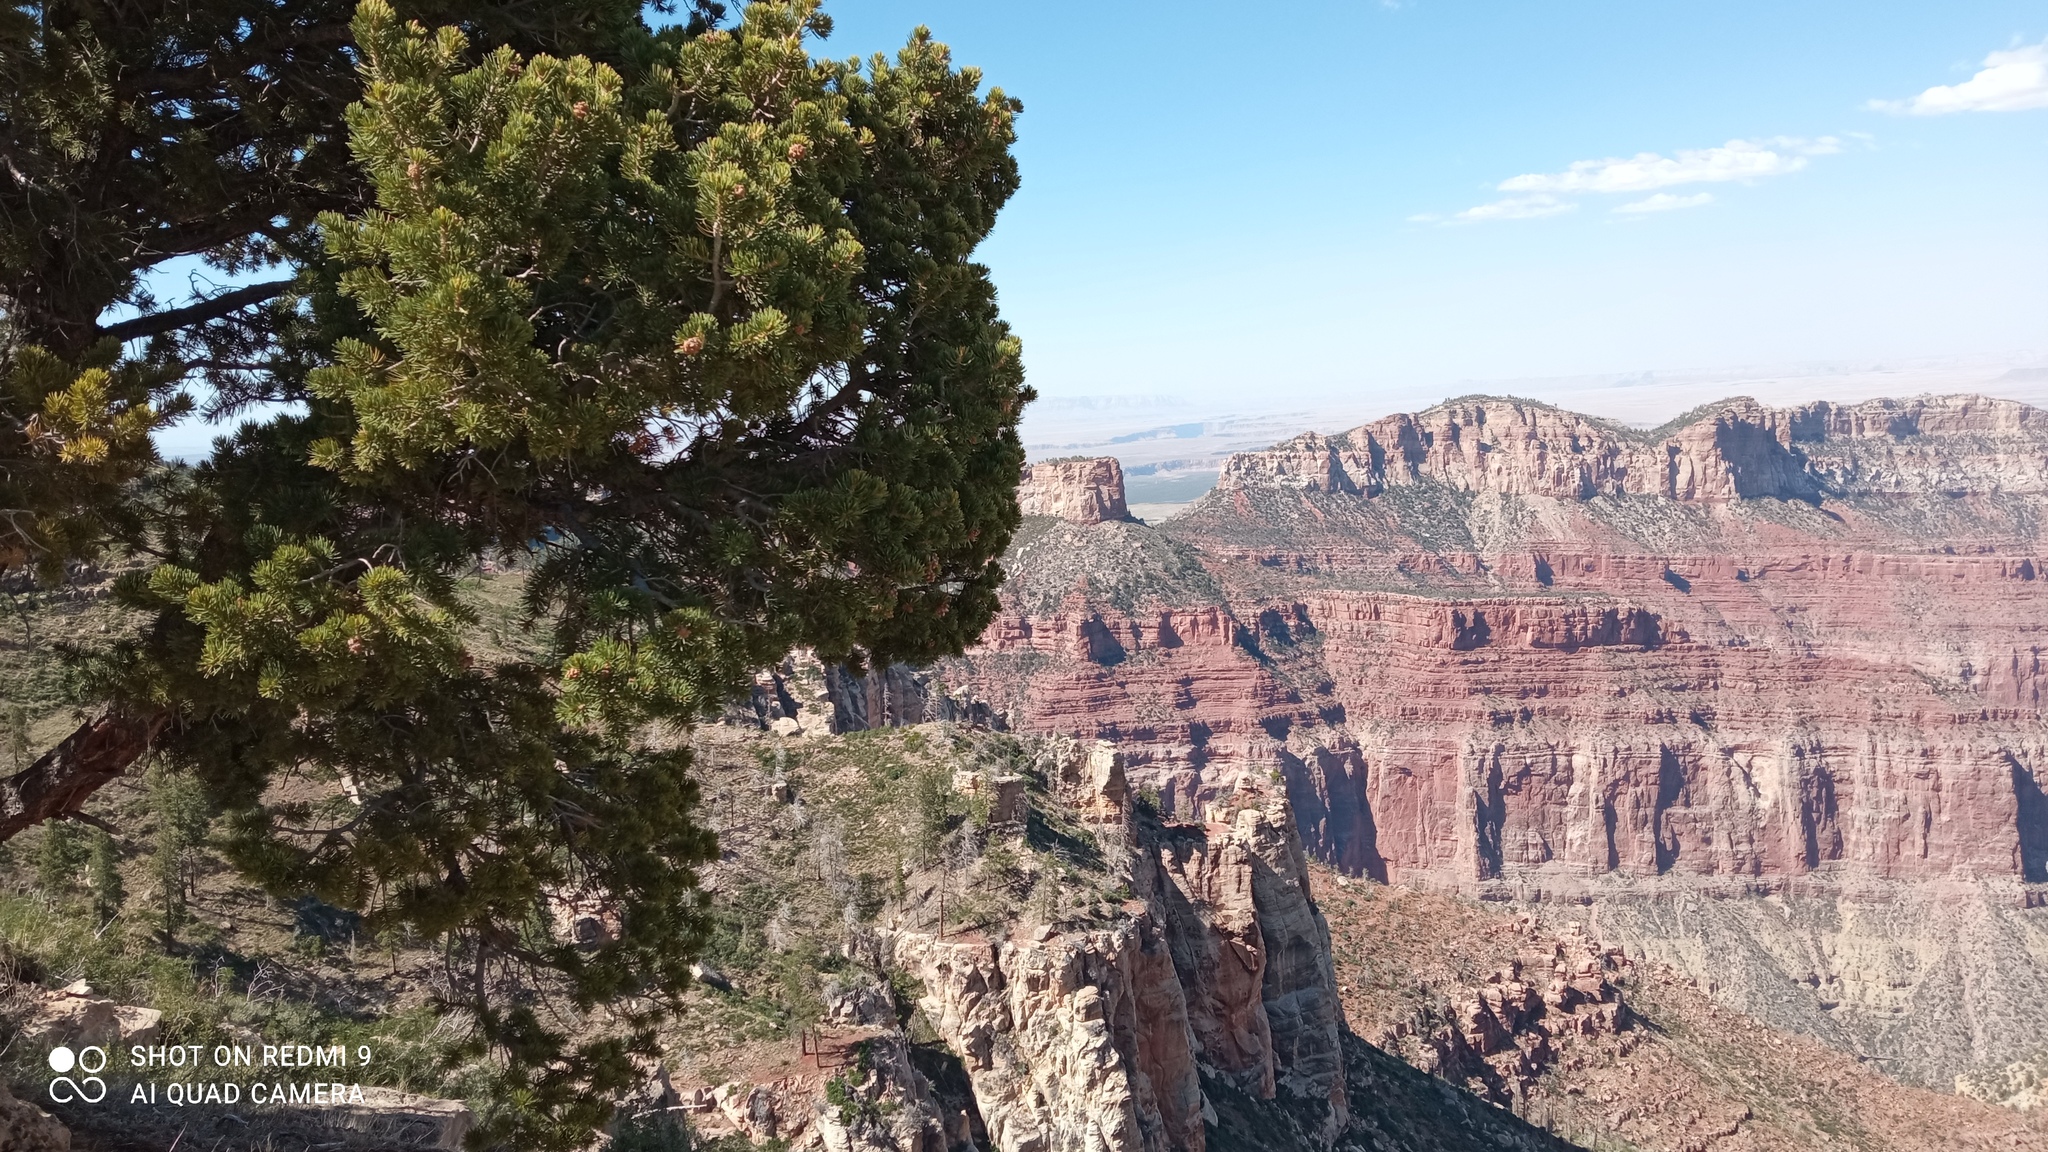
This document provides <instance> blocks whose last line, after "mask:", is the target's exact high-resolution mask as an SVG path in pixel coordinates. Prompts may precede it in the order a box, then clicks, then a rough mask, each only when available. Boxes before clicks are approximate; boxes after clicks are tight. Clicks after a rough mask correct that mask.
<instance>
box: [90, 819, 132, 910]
mask: <svg viewBox="0 0 2048 1152" xmlns="http://www.w3.org/2000/svg"><path fill="white" fill-rule="evenodd" d="M85 882H86V884H87V885H88V886H89V887H90V888H91V889H92V915H93V919H95V920H97V921H99V922H100V923H102V924H105V923H107V922H109V921H111V920H113V919H114V917H116V916H119V915H120V914H121V909H122V906H123V905H124V904H126V903H127V900H128V891H127V888H126V887H125V886H123V884H122V882H121V848H120V845H118V844H116V843H114V837H113V836H112V835H111V834H109V833H108V832H107V830H106V829H104V828H95V829H93V830H92V834H91V835H90V836H89V837H88V838H87V845H86V858H85Z"/></svg>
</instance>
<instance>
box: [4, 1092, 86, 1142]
mask: <svg viewBox="0 0 2048 1152" xmlns="http://www.w3.org/2000/svg"><path fill="white" fill-rule="evenodd" d="M0 1152H71V1130H70V1129H68V1128H66V1127H64V1125H63V1124H61V1123H59V1122H58V1121H57V1119H56V1118H55V1117H53V1116H51V1115H50V1114H49V1113H47V1112H45V1111H43V1110H42V1109H41V1108H38V1107H36V1106H35V1105H34V1104H31V1103H29V1102H28V1101H26V1100H17V1099H15V1097H14V1095H13V1094H12V1093H10V1092H9V1091H8V1090H7V1085H6V1084H5V1083H4V1082H0Z"/></svg>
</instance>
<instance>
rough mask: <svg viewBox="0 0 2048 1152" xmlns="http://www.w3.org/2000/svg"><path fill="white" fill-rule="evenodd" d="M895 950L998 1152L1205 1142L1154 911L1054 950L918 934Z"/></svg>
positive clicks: (1069, 938) (1050, 943) (1132, 1150)
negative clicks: (961, 1065)
mask: <svg viewBox="0 0 2048 1152" xmlns="http://www.w3.org/2000/svg"><path fill="white" fill-rule="evenodd" d="M894 948H895V957H896V961H897V963H898V964H900V965H902V966H903V967H904V968H906V969H908V970H909V971H910V972H912V973H914V974H916V975H917V977H918V978H919V979H920V980H922V981H923V982H924V986H925V996H924V1000H923V1002H922V1005H921V1006H922V1007H923V1008H924V1010H925V1012H926V1014H927V1015H928V1016H929V1017H930V1018H931V1020H932V1022H933V1024H934V1026H935V1027H936V1028H937V1029H938V1031H939V1034H940V1035H941V1036H942V1037H944V1038H945V1039H946V1042H947V1044H948V1046H950V1047H951V1048H952V1049H953V1050H954V1051H955V1052H957V1053H958V1054H959V1055H960V1057H961V1059H962V1060H964V1061H965V1062H966V1065H967V1073H968V1076H969V1077H970V1078H971V1079H972V1081H973V1083H974V1099H975V1104H976V1106H977V1107H978V1108H979V1110H980V1112H981V1117H982V1122H983V1123H984V1124H986V1125H987V1128H988V1134H989V1140H990V1142H991V1143H992V1145H993V1146H994V1147H995V1148H996V1149H998V1150H999V1152H1091V1150H1097V1149H1101V1150H1128V1152H1138V1150H1140V1149H1142V1150H1144V1152H1165V1150H1168V1149H1191V1150H1195V1152H1199V1150H1200V1149H1201V1148H1202V1147H1203V1141H1202V1123H1201V1090H1200V1087H1199V1084H1198V1083H1197V1080H1196V1076H1195V1070H1194V1066H1193V1062H1192V1061H1191V1060H1190V1059H1189V1057H1188V1052H1189V1048H1188V1040H1187V1023H1186V1020H1187V1017H1186V1010H1185V1007H1184V1005H1183V1004H1182V1003H1181V1001H1180V998H1179V997H1178V996H1176V995H1175V994H1174V993H1175V991H1176V990H1177V986H1176V985H1175V984H1174V982H1173V980H1172V979H1171V975H1172V968H1171V965H1170V963H1169V964H1162V963H1161V962H1160V959H1161V958H1162V957H1163V955H1164V950H1163V943H1162V941H1161V940H1160V938H1159V935H1158V932H1157V929H1156V928H1155V927H1154V926H1153V925H1151V924H1150V922H1149V919H1148V918H1147V917H1146V916H1145V915H1143V914H1142V913H1140V914H1138V915H1136V916H1134V917H1133V918H1132V919H1131V920H1130V921H1129V922H1128V923H1126V924H1124V925H1123V926H1121V927H1120V928H1118V929H1116V930H1112V931H1096V932H1084V933H1066V934H1059V935H1054V936H1051V937H1050V938H1049V939H1047V940H1045V941H1029V940H1026V941H960V942H953V941H939V940H934V939H932V938H931V937H929V936H927V935H925V934H921V933H905V934H902V935H899V936H898V937H897V938H896V940H895V942H894ZM1148 953H1149V956H1148ZM1141 1004H1142V1005H1143V1007H1144V1011H1143V1012H1142V1013H1141V1011H1140V1006H1141Z"/></svg>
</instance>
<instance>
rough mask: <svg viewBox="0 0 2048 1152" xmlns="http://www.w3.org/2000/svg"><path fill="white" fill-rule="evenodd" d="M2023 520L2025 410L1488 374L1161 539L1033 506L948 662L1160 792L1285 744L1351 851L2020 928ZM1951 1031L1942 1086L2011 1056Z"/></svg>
mask: <svg viewBox="0 0 2048 1152" xmlns="http://www.w3.org/2000/svg"><path fill="white" fill-rule="evenodd" d="M2044 524H2048V415H2044V414H2043V413H2041V412H2039V411H2036V410H2034V409H2032V408H2028V407H2026V406H2024V405H2018V404H2013V403H2009V402H2004V401H1993V400H1985V399H1982V398H1977V397H1934V398H1922V399H1918V400H1910V401H1873V402H1870V403H1866V404H1859V405H1833V404H1815V405H1807V406H1803V407H1798V408H1771V407H1767V406H1765V405H1761V404H1758V403H1756V402H1754V401H1749V400H1737V401H1729V402H1726V403H1723V404H1717V405H1710V406H1708V407H1707V408H1705V409H1703V410H1701V411H1700V412H1698V413H1696V414H1693V415H1691V416H1689V417H1687V418H1684V419H1682V420H1680V421H1677V422H1674V424H1673V425H1671V426H1667V427H1666V428H1664V429H1659V430H1657V431H1655V432H1649V433H1643V432H1637V431H1634V430H1631V429H1628V428H1624V427H1622V426H1619V425H1614V424H1611V423H1608V422H1605V421H1600V420H1597V419H1593V418H1590V417H1583V416H1577V415H1574V414H1571V413H1566V412H1560V411H1558V410H1556V409H1552V408H1548V407H1545V406H1542V405H1537V404H1530V403H1527V402H1521V401H1508V400H1496V399H1487V398H1476V399H1469V400H1463V401H1456V402H1452V403H1449V404H1446V405H1443V406H1441V407H1438V408H1435V409H1431V410H1429V411H1427V412H1423V413H1417V414H1414V415H1405V416H1395V417H1389V418H1387V419H1385V420H1380V421H1376V422H1374V423H1372V424H1368V425H1365V426H1363V427H1361V428H1358V429H1354V430H1352V431H1351V432H1348V433H1345V434H1343V435H1340V436H1319V435H1310V436H1304V437H1300V438H1297V439H1296V440H1294V441H1291V442H1289V443H1288V444H1285V445H1281V446H1279V447H1277V448H1275V449H1273V450H1270V451H1267V452H1260V453H1247V454H1243V455H1241V456H1239V457H1237V458H1234V459H1233V460H1232V461H1231V463H1230V465H1229V466H1228V467H1227V468H1226V469H1225V470H1224V478H1223V480H1222V482H1221V483H1220V484H1219V486H1218V489H1217V490H1216V491H1215V492H1213V493H1211V494H1210V495H1209V496H1208V497H1206V498H1204V500H1202V501H1201V502H1200V503H1199V504H1197V505H1196V506H1195V507H1194V508H1193V509H1191V510H1190V511H1189V512H1188V513H1186V514H1185V515H1183V516H1180V517H1177V518H1175V519H1173V520H1171V521H1168V522H1167V523H1165V524H1163V525H1162V526H1161V527H1159V528H1157V529H1152V528H1147V527H1144V526H1141V525H1132V524H1121V523H1104V524H1093V525H1084V524H1077V523H1070V522H1066V521H1053V520H1043V521H1036V520H1034V521H1027V527H1026V530H1025V531H1024V532H1022V533H1020V535H1019V540H1018V544H1017V545H1016V546H1015V548H1014V549H1013V552H1012V555H1011V557H1009V558H1007V560H1006V565H1007V566H1008V567H1009V569H1010V570H1011V572H1012V579H1011V583H1010V585H1009V586H1008V587H1007V588H1006V589H1005V592H1004V610H1003V612H1002V613H1001V615H1000V616H999V618H998V619H997V620H996V621H995V623H994V624H992V625H991V627H990V628H989V630H988V631H987V633H986V634H985V635H984V637H983V639H982V643H981V645H980V646H979V647H978V648H977V649H976V650H974V651H972V652H970V653H969V654H968V656H967V657H966V658H964V659H962V660H961V661H958V662H956V663H954V664H951V665H948V666H946V667H945V668H944V669H943V672H942V674H943V675H944V677H945V678H946V679H947V681H948V682H949V683H954V684H960V685H964V686H966V687H967V688H968V689H970V690H971V691H972V692H973V693H974V694H975V695H976V696H978V697H980V698H983V699H987V700H990V701H991V702H993V703H994V704H995V705H996V706H997V707H999V708H1001V709H1002V710H1003V711H1004V713H1005V715H1006V717H1007V719H1008V720H1009V721H1010V722H1011V723H1012V724H1013V725H1014V726H1016V727H1018V728H1020V729H1024V730H1030V731H1054V732H1069V733H1073V734H1075V735H1077V736H1082V737H1107V738H1111V739H1115V740H1117V741H1119V742H1120V743H1121V744H1122V745H1123V746H1124V747H1125V748H1127V749H1128V750H1129V753H1130V757H1131V766H1132V776H1133V780H1134V782H1136V783H1138V784H1142V785H1145V786H1148V787H1152V788H1156V789H1157V790H1158V792H1159V794H1160V797H1161V802H1162V804H1163V805H1164V806H1165V807H1166V808H1167V809H1168V810H1169V811H1171V812H1173V813H1174V814H1176V815H1177V816H1183V817H1185V816H1188V815H1190V814H1194V813H1199V812H1201V811H1202V810H1203V809H1204V808H1205V806H1207V805H1209V804H1212V803H1214V802H1216V801H1217V800H1219V799H1221V798H1224V797H1226V796H1228V795H1230V794H1231V793H1232V792H1233V791H1234V790H1235V789H1237V788H1238V787H1239V786H1240V785H1241V784H1242V783H1243V782H1246V781H1253V782H1257V781H1263V780H1264V779H1266V778H1267V777H1268V776H1269V775H1270V774H1272V773H1275V772H1277V773H1279V774H1280V775H1281V776H1282V778H1283V779H1284V781H1285V785H1286V789H1287V791H1288V793H1289V795H1290V797H1291V799H1292V801H1293V804H1294V808H1295V812H1296V816H1297V819H1298V821H1299V826H1300V829H1301V835H1302V838H1303V840H1304V841H1305V842H1306V844H1307V845H1308V848H1309V850H1310V851H1312V852H1313V853H1314V854H1316V855H1318V856H1321V857H1323V858H1324V859H1327V860H1329V861H1331V862H1333V863H1335V864H1337V865H1338V866H1340V867H1341V868H1343V869H1345V870H1346V871H1349V872H1352V873H1354V874H1364V875H1369V876H1373V877H1376V878H1380V879H1386V880H1391V881H1397V882H1399V881H1405V882H1413V883H1421V884H1427V885H1431V886H1436V887H1443V888H1451V889H1456V890H1459V891H1465V892H1470V893H1476V894H1483V895H1488V896H1494V897H1506V898H1522V899H1555V898H1572V899H1581V898H1599V899H1605V898H1607V897H1610V896H1615V895H1622V894H1626V893H1629V892H1643V893H1656V892H1661V891H1664V890H1666V889H1673V888H1683V889H1686V890H1698V891H1700V892H1702V893H1720V894H1723V895H1728V896H1737V897H1739V896H1743V895H1745V894H1750V893H1779V894H1785V895H1789V894H1796V893H1804V894H1807V895H1811V896H1814V897H1815V898H1816V899H1823V900H1837V899H1838V898H1841V897H1842V896H1843V895H1844V894H1851V895H1853V893H1854V891H1855V890H1858V886H1863V887H1865V888H1868V887H1870V886H1873V885H1875V886H1883V885H1906V886H1913V885H1924V884H1930V883H1936V882H1939V883H1944V884H1953V885H1960V886H1962V888H1964V889H1967V890H1969V891H1972V892H1981V893H1983V894H1984V896H1983V899H1985V900H1989V901H1991V902H1992V903H1994V904H1999V905H2000V906H2001V907H2003V908H2004V911H2003V912H2001V913H1999V917H2001V918H2002V919H2000V921H1999V922H2000V923H2004V922H2005V921H2006V920H2012V918H2014V917H2017V918H2019V919H2022V920H2023V919H2025V918H2026V917H2027V916H2028V915H2030V913H2028V911H2027V906H2028V905H2029V904H2030V903H2031V904H2037V905H2038V904H2040V903H2042V902H2043V901H2044V900H2048V896H2044V895H2043V894H2042V893H2043V892H2044V891H2048V890H2044V889H2042V888H2041V887H2040V886H2041V885H2044V884H2048V798H2044V791H2043V789H2044V786H2048V727H2044V724H2043V720H2044V714H2043V711H2042V696H2041V686H2042V677H2043V661H2042V650H2043V648H2044V647H2048V587H2044V585H2048V581H2044V580H2042V578H2041V577H2042V574H2043V571H2044V568H2043V565H2044V563H2048V553H2044V548H2043V538H2042V526H2043V525H2044ZM1857 899H1861V897H1857ZM2008 913H2009V914H2010V915H2008ZM1758 930H1759V931H1760V930H1761V929H1760V928H1759V929H1758ZM1617 931H1618V932H1619V933H1620V934H1621V935H1624V936H1629V935H1630V934H1629V932H1628V931H1627V930H1625V929H1623V928H1621V927H1620V926H1617ZM1985 931H1987V932H1991V933H1992V934H1993V935H1994V936H1995V935H1997V934H1998V933H2009V932H2018V933H2020V934H2021V935H2022V936H2025V935H2026V934H2027V933H2029V932H2032V931H2034V930H2033V929H2028V928H2025V927H2023V926H2020V925H2019V924H2018V921H2016V920H2015V921H2013V923H2012V924H2009V925H2008V926H2007V927H1996V926H1987V927H1986V928H1985ZM1628 942H1629V944H1630V947H1631V949H1632V950H1640V948H1641V947H1649V948H1650V949H1651V951H1652V952H1655V953H1657V954H1658V955H1659V958H1666V959H1671V960H1672V961H1673V962H1680V961H1683V960H1684V957H1681V956H1679V955H1678V952H1679V951H1680V950H1679V949H1676V948H1672V949H1660V948H1658V947H1657V946H1655V941H1654V940H1653V939H1649V938H1640V939H1639V938H1635V937H1633V936H1631V937H1630V939H1629V941H1628ZM1925 944H1926V947H1925V948H1924V949H1922V950H1921V954H1920V955H1919V956H1918V958H1917V959H1916V961H1915V962H1914V963H1912V964H1903V963H1901V964H1892V965H1889V967H1888V968H1887V970H1886V975H1885V977H1884V979H1887V980H1900V981H1903V982H1904V985H1903V987H1902V988H1901V989H1898V990H1897V991H1899V992H1901V994H1902V995H1903V996H1904V998H1906V999H1908V1000H1915V1003H1916V1004H1917V1005H1918V1006H1917V1007H1916V1008H1915V1009H1914V1010H1913V1011H1914V1012H1915V1013H1931V1014H1932V1015H1933V1016H1936V1017H1940V1016H1943V1015H1944V1014H1947V1015H1949V1016H1951V1017H1953V1016H1954V1014H1955V1013H1958V1012H1961V1013H1965V1014H1967V1013H1968V1012H1970V1011H1973V1010H1972V1009H1969V1008H1968V1007H1967V1002H1968V1001H1969V999H1970V996H1971V995H1975V994H1974V993H1971V994H1965V993H1964V992H1962V991H1961V990H1960V989H1958V988H1951V987H1949V986H1948V985H1946V984H1943V983H1941V982H1940V981H1936V982H1935V983H1932V984H1930V983H1928V981H1929V980H1931V979H1933V977H1934V975H1935V974H1936V973H1938V972H1939V971H1941V970H1944V968H1945V964H1944V962H1943V961H1941V960H1940V959H1939V957H1940V956H1941V955H1942V954H1944V953H1950V954H1953V952H1954V951H1955V950H1956V949H1958V948H1975V947H1977V945H1975V944H1967V945H1964V944H1959V943H1958V942H1957V941H1955V940H1953V939H1942V938H1935V939H1930V940H1928V941H1926V942H1925ZM1685 962H1687V963H1701V962H1702V961H1700V960H1698V959H1697V958H1695V959H1693V960H1690V961H1685ZM1774 963H1777V964H1780V966H1791V963H1792V962H1791V960H1790V958H1789V957H1786V956H1780V957H1778V958H1777V959H1776V960H1774ZM1797 974H1798V973H1793V975H1797ZM1788 986H1789V980H1788ZM1805 995H1807V996H1808V999H1809V1001H1811V1002H1813V1003H1815V1004H1818V1003H1819V999H1820V998H1819V996H1818V994H1817V992H1816V990H1815V989H1812V988H1809V989H1808V992H1807V993H1806V994H1805ZM1916 997H1917V998H1918V999H1917V1000H1916V999H1915V998H1916ZM1816 1010H1817V1011H1823V1010H1821V1009H1818V1008H1816ZM1824 1011H1827V1012H1830V1013H1834V1014H1836V1015H1840V1014H1841V1013H1839V1012H1837V1010H1836V1009H1833V1008H1830V1009H1825V1010H1824ZM1851 1011H1852V1012H1854V1011H1864V1009H1860V1008H1858V1009H1851ZM2028 1019H2035V1017H2031V1016H2030V1017H2028ZM2039 1019H2040V1021H2041V1022H2042V1023H2044V1024H2048V1011H2044V1012H2043V1013H2041V1014H2040V1015H2039ZM1871 1020H1872V1022H1873V1023H1872V1028H1876V1023H1875V1022H1876V1020H1877V1018H1876V1017H1874V1016H1873V1017H1871ZM1951 1023H1954V1024H1956V1025H1957V1032H1958V1034H1966V1035H1973V1036H1977V1037H1980V1039H1979V1040H1976V1041H1973V1042H1972V1044H1971V1045H1968V1046H1966V1047H1968V1048H1969V1051H1968V1052H1967V1053H1957V1054H1956V1055H1954V1056H1952V1057H1949V1058H1945V1059H1944V1060H1943V1061H1942V1062H1941V1063H1940V1066H1938V1067H1935V1066H1929V1067H1927V1068H1926V1070H1925V1075H1926V1076H1927V1077H1928V1078H1930V1080H1931V1081H1932V1082H1941V1083H1944V1084H1945V1083H1946V1082H1947V1081H1948V1080H1949V1079H1950V1078H1951V1077H1952V1076H1953V1075H1955V1074H1956V1073H1958V1072H1961V1071H1964V1070H1966V1068H1967V1067H1974V1066H1976V1065H1977V1064H1980V1063H1985V1062H1992V1063H2001V1062H2003V1061H2007V1060H2012V1059H2019V1058H2023V1057H2026V1056H2029V1055H2031V1052H2028V1051H2021V1050H2020V1041H2019V1040H2013V1041H2012V1042H2011V1043H2009V1044H2008V1043H2005V1042H2002V1041H1999V1040H1997V1039H1996V1038H1995V1037H1996V1036H1997V1033H1996V1032H1995V1031H1986V1030H1985V1029H1982V1028H1970V1027H1966V1026H1965V1025H1964V1023H1963V1018H1960V1017H1958V1018H1954V1019H1952V1020H1951ZM1884 1030H1885V1029H1877V1030H1876V1031H1872V1030H1871V1029H1864V1030H1863V1031H1860V1032H1858V1033H1857V1034H1858V1035H1860V1036H1866V1037H1868V1036H1875V1035H1877V1032H1879V1031H1884ZM1890 1031H1891V1032H1892V1033H1898V1032H1899V1030H1898V1029H1896V1028H1892V1029H1890ZM1987 1037H1988V1039H1987ZM1900 1042H1902V1041H1900ZM1894 1054H1899V1053H1894ZM1899 1055H1902V1054H1899ZM1965 1055H1967V1057H1968V1060H1967V1061H1966V1062H1962V1063H1959V1061H1963V1058H1964V1056H1965Z"/></svg>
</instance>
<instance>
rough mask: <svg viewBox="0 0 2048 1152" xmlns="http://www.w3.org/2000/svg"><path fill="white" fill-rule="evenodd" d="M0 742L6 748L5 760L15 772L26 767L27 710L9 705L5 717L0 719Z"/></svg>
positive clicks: (27, 746) (16, 705)
mask: <svg viewBox="0 0 2048 1152" xmlns="http://www.w3.org/2000/svg"><path fill="white" fill-rule="evenodd" d="M0 740H4V741H5V743H6V746H7V760H8V763H9V764H10V765H11V766H12V768H13V770H14V771H16V772H19V771H21V770H22V769H23V768H26V767H28V753H29V724H28V709H27V708H24V707H23V706H21V705H19V704H10V705H8V707H7V714H6V716H5V717H0Z"/></svg>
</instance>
